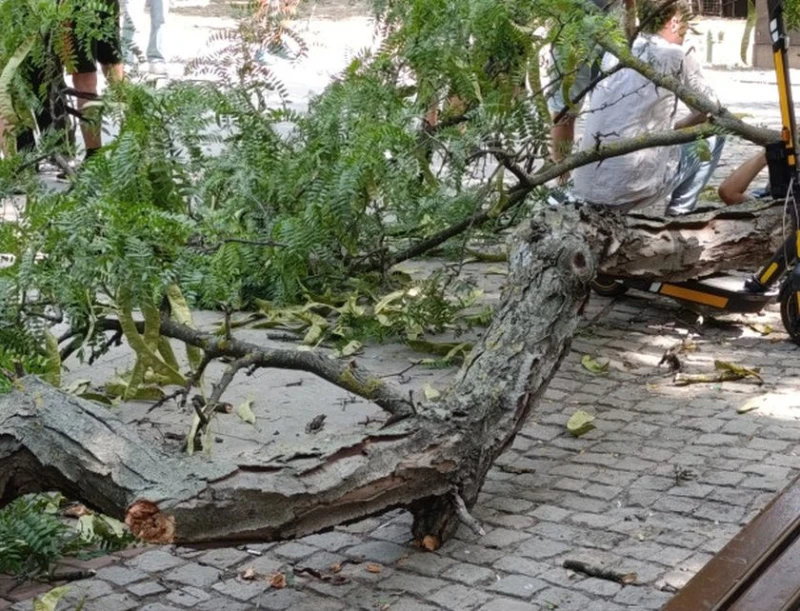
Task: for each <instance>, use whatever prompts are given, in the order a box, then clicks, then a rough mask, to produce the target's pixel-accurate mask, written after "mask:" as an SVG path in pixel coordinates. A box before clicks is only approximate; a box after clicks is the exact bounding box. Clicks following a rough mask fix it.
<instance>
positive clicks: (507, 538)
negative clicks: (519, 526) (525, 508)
mask: <svg viewBox="0 0 800 611" xmlns="http://www.w3.org/2000/svg"><path fill="white" fill-rule="evenodd" d="M530 538H531V536H530V535H529V534H528V533H526V532H522V531H518V530H508V529H506V528H495V529H494V530H493V531H492V532H490V533H489V534H487V535H485V536H483V537H481V538H480V543H481V545H484V546H486V547H493V548H498V549H503V548H506V547H511V546H512V545H515V544H517V543H519V542H520V541H525V539H530Z"/></svg>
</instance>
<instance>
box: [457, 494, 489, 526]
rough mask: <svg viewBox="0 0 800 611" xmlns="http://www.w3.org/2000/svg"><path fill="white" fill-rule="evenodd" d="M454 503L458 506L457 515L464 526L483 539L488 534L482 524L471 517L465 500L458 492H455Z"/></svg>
mask: <svg viewBox="0 0 800 611" xmlns="http://www.w3.org/2000/svg"><path fill="white" fill-rule="evenodd" d="M453 503H455V506H456V515H457V516H458V519H459V520H461V523H462V524H463V525H464V526H466V527H467V528H469V529H470V530H471V531H472V532H474V533H475V534H476V535H478V536H479V537H482V536H483V535H485V534H486V531H485V530H484V529H483V526H481V524H480V522H478V520H476V519H475V518H474V517H472V515H470V513H469V509H467V504H466V503H465V502H464V499H462V498H461V495H460V494H458V491H457V490H454V491H453Z"/></svg>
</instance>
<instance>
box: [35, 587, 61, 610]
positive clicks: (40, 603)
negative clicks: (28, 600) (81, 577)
mask: <svg viewBox="0 0 800 611" xmlns="http://www.w3.org/2000/svg"><path fill="white" fill-rule="evenodd" d="M68 591H69V588H68V587H67V586H59V587H58V588H53V589H52V590H50V591H49V592H47V593H46V594H44V595H43V596H42V597H41V598H36V599H34V601H33V611H56V607H57V606H58V603H59V602H60V601H61V599H62V598H64V596H65V595H66V593H67V592H68Z"/></svg>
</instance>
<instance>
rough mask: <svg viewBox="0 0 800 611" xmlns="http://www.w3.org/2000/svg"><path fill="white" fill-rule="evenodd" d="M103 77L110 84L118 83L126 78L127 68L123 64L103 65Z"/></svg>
mask: <svg viewBox="0 0 800 611" xmlns="http://www.w3.org/2000/svg"><path fill="white" fill-rule="evenodd" d="M102 68H103V76H105V77H106V80H107V81H108V82H109V83H118V82H120V81H121V80H122V79H124V78H125V68H124V66H123V65H122V64H103V66H102Z"/></svg>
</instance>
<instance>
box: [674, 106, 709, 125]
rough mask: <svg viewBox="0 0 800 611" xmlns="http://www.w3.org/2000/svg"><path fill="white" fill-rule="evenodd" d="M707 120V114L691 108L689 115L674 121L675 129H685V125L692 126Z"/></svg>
mask: <svg viewBox="0 0 800 611" xmlns="http://www.w3.org/2000/svg"><path fill="white" fill-rule="evenodd" d="M706 121H708V115H707V114H706V113H704V112H700V111H699V110H693V111H692V112H691V113H690V114H689V116H687V117H684V118H683V119H681V120H680V121H676V122H675V129H685V128H687V127H694V126H695V125H700V124H701V123H705V122H706Z"/></svg>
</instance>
